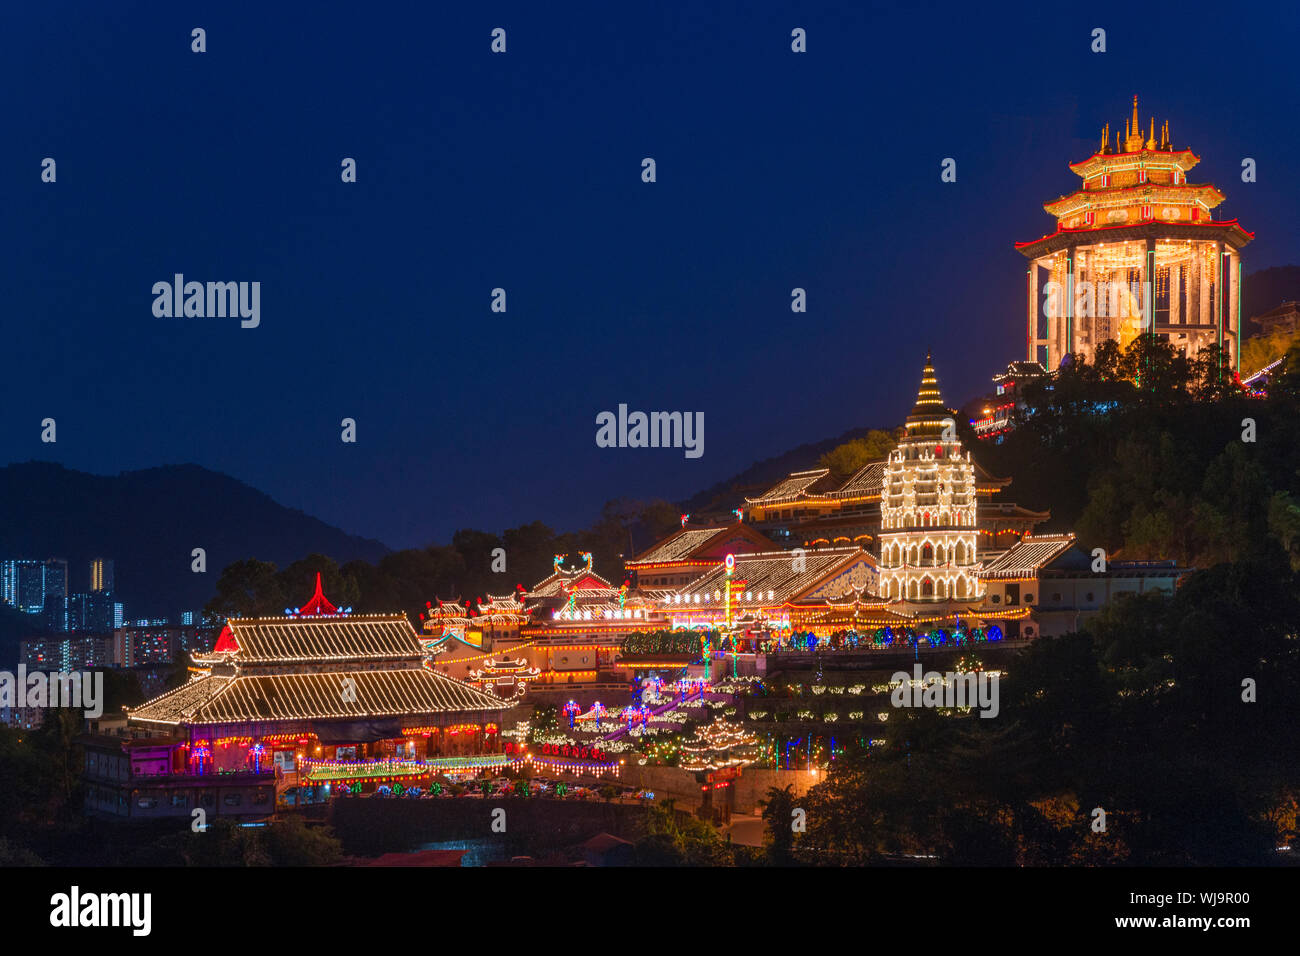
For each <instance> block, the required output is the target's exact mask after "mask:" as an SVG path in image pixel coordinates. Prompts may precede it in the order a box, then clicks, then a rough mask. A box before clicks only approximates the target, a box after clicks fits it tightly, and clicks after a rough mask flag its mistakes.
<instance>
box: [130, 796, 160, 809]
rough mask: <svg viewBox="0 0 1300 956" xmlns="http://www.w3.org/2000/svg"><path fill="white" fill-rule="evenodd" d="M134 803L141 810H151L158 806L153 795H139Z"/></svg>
mask: <svg viewBox="0 0 1300 956" xmlns="http://www.w3.org/2000/svg"><path fill="white" fill-rule="evenodd" d="M135 805H136V806H137V807H139V808H140V809H141V810H152V809H153V808H154V807H156V806H158V801H157V800H156V799H155V798H153V797H141V798H140V799H139V800H137V801H136V802H135Z"/></svg>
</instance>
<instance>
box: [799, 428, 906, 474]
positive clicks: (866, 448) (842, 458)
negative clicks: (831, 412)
mask: <svg viewBox="0 0 1300 956" xmlns="http://www.w3.org/2000/svg"><path fill="white" fill-rule="evenodd" d="M897 444H898V438H897V436H896V435H895V434H893V433H891V432H887V431H881V430H879V429H875V428H873V429H872V430H871V431H869V432H867V434H866V436H865V437H863V438H854V439H852V440H851V441H847V442H845V443H844V444H843V445H837V446H836V447H834V448H832V449H831V450H830V451H828V452H826V453H825V454H824V455H822V456H821V458H819V459H818V460H817V464H818V465H819V466H820V467H822V468H829V469H830V470H831V474H832V475H834V476H835V477H836V478H847V477H849V476H850V475H852V474H853V473H854V472H856V471H857V470H858V469H860V468H862V467H864V466H865V465H869V464H870V463H871V462H873V461H880V459H882V458H886V457H888V456H889V453H890V452H891V451H893V450H894V446H895V445H897Z"/></svg>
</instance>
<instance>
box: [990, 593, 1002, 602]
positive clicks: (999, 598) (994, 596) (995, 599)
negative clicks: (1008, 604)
mask: <svg viewBox="0 0 1300 956" xmlns="http://www.w3.org/2000/svg"><path fill="white" fill-rule="evenodd" d="M989 603H990V604H1001V603H1002V595H1000V594H990V595H989Z"/></svg>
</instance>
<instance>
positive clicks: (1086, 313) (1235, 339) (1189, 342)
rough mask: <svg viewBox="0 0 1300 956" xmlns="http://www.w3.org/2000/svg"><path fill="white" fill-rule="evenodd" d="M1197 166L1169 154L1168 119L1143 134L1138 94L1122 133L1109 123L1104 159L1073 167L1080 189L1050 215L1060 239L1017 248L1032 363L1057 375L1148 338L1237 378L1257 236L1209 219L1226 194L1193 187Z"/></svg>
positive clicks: (1181, 153) (1099, 154)
mask: <svg viewBox="0 0 1300 956" xmlns="http://www.w3.org/2000/svg"><path fill="white" fill-rule="evenodd" d="M1199 162H1200V158H1199V157H1198V156H1197V155H1196V154H1195V153H1193V152H1192V151H1191V150H1190V149H1186V148H1183V149H1179V148H1176V147H1175V146H1174V144H1173V140H1172V138H1171V136H1170V134H1169V124H1168V122H1165V123H1164V124H1162V125H1161V126H1160V127H1158V128H1157V126H1156V123H1155V120H1154V119H1152V120H1151V121H1150V123H1149V124H1148V126H1147V128H1146V130H1145V131H1144V129H1143V126H1142V123H1141V121H1140V120H1139V118H1138V102H1137V97H1136V96H1135V97H1133V112H1132V116H1131V117H1129V118H1128V119H1127V120H1126V121H1125V125H1124V132H1123V134H1121V133H1120V131H1119V129H1118V127H1117V128H1116V129H1115V131H1114V136H1113V137H1112V135H1111V131H1110V127H1109V125H1107V126H1106V127H1105V128H1104V129H1103V130H1102V132H1101V138H1100V143H1099V146H1098V148H1097V151H1096V152H1094V153H1093V154H1092V155H1091V156H1089V157H1088V158H1087V159H1084V160H1081V161H1080V162H1077V163H1071V164H1070V169H1071V171H1072V172H1074V173H1075V174H1076V175H1078V176H1079V178H1080V179H1081V180H1082V183H1081V184H1080V186H1079V188H1078V189H1076V190H1074V191H1073V192H1071V193H1069V194H1068V195H1065V196H1061V197H1059V198H1058V199H1054V200H1052V201H1051V202H1048V203H1046V204H1044V206H1043V208H1044V209H1045V210H1047V212H1048V213H1049V214H1050V215H1051V216H1052V217H1053V218H1054V219H1055V220H1056V229H1055V231H1053V232H1052V233H1051V234H1050V235H1045V236H1042V237H1041V238H1039V239H1034V240H1032V241H1029V242H1019V243H1016V248H1017V249H1018V250H1019V251H1020V252H1021V254H1023V255H1024V257H1025V258H1026V259H1027V260H1029V268H1028V271H1027V275H1026V296H1027V303H1028V306H1027V313H1026V328H1025V358H1026V359H1027V360H1028V361H1031V362H1041V363H1042V364H1043V365H1044V366H1045V367H1046V368H1047V369H1049V370H1055V369H1056V368H1058V367H1059V366H1060V364H1061V360H1062V359H1063V358H1064V357H1065V356H1067V355H1070V354H1072V353H1074V354H1082V355H1083V356H1084V357H1085V358H1086V359H1087V360H1088V361H1091V360H1092V359H1093V356H1094V354H1095V352H1096V349H1097V346H1098V345H1099V344H1100V343H1102V342H1104V341H1106V340H1108V339H1114V340H1116V341H1118V342H1119V343H1120V344H1121V346H1122V345H1126V344H1127V343H1128V342H1130V341H1132V340H1133V339H1134V338H1135V337H1136V336H1138V335H1139V334H1143V333H1144V332H1145V333H1149V334H1152V335H1155V336H1157V337H1159V338H1162V339H1165V340H1167V341H1169V342H1170V343H1171V344H1172V345H1173V346H1174V347H1175V348H1176V349H1177V350H1178V351H1179V352H1180V353H1182V354H1184V355H1187V356H1189V357H1195V356H1196V355H1197V354H1199V353H1200V352H1201V350H1202V349H1204V348H1206V347H1207V346H1210V345H1219V346H1221V347H1222V348H1223V349H1224V350H1225V353H1226V356H1227V361H1228V365H1229V367H1230V368H1231V370H1235V371H1239V370H1240V368H1239V364H1240V359H1241V354H1240V353H1241V251H1242V249H1243V248H1245V246H1246V244H1247V243H1249V242H1250V241H1251V240H1252V239H1253V238H1254V234H1253V233H1249V232H1247V231H1246V230H1245V229H1243V228H1242V227H1241V226H1240V225H1239V224H1238V222H1237V220H1235V219H1215V218H1214V217H1213V214H1212V212H1213V210H1214V208H1215V207H1216V206H1218V205H1219V204H1220V203H1222V202H1223V200H1224V195H1223V193H1221V192H1220V191H1219V190H1218V189H1217V188H1216V187H1215V186H1214V185H1212V184H1210V183H1192V182H1189V181H1188V178H1187V177H1188V173H1189V172H1190V171H1191V170H1192V168H1193V167H1195V166H1196V164H1197V163H1199ZM1049 283H1052V285H1049ZM1049 290H1050V291H1051V293H1052V294H1051V295H1048V292H1049ZM1045 299H1047V300H1050V307H1049V308H1045ZM1149 316H1151V317H1153V321H1152V322H1151V323H1150V324H1147V319H1148V317H1149Z"/></svg>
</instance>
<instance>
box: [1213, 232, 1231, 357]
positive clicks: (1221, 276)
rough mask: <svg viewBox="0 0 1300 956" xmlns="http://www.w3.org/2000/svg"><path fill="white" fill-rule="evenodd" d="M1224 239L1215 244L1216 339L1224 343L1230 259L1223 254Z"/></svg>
mask: <svg viewBox="0 0 1300 956" xmlns="http://www.w3.org/2000/svg"><path fill="white" fill-rule="evenodd" d="M1223 251H1224V250H1223V240H1222V239H1220V240H1219V241H1218V242H1216V243H1215V244H1214V268H1215V280H1216V281H1215V283H1214V341H1215V342H1217V343H1218V344H1219V345H1222V344H1223V327H1224V321H1223V320H1224V313H1225V312H1226V311H1227V301H1228V276H1227V272H1228V259H1227V256H1225V255H1224V254H1223Z"/></svg>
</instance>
